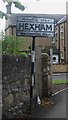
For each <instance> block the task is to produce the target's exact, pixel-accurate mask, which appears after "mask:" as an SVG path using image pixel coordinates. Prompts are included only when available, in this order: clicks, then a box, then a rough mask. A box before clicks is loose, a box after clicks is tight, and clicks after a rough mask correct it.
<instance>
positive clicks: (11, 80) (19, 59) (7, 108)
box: [2, 55, 31, 118]
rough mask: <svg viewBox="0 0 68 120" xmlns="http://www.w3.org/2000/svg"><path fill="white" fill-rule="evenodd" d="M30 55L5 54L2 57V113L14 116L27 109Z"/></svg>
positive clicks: (9, 116)
mask: <svg viewBox="0 0 68 120" xmlns="http://www.w3.org/2000/svg"><path fill="white" fill-rule="evenodd" d="M30 64H31V63H30V57H23V56H8V55H7V56H5V55H3V58H2V101H3V108H2V114H3V116H4V117H5V118H14V117H16V116H18V115H20V114H23V113H27V112H28V111H29V99H30V80H31V77H30V75H31V74H30V66H31V65H30Z"/></svg>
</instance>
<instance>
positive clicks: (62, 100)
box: [31, 90, 68, 118]
mask: <svg viewBox="0 0 68 120" xmlns="http://www.w3.org/2000/svg"><path fill="white" fill-rule="evenodd" d="M66 92H67V93H68V90H67V91H63V92H61V93H59V94H57V95H56V96H53V98H52V99H53V101H54V105H53V106H52V107H51V108H36V109H35V110H34V111H33V112H32V114H31V118H66V105H67V103H66V94H67V93H66Z"/></svg>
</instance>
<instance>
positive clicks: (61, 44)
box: [55, 15, 68, 63]
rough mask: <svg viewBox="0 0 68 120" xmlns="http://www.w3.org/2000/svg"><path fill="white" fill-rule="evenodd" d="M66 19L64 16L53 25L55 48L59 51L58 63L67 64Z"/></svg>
mask: <svg viewBox="0 0 68 120" xmlns="http://www.w3.org/2000/svg"><path fill="white" fill-rule="evenodd" d="M67 24H68V23H67V19H66V15H65V16H64V17H63V18H62V19H60V20H59V21H58V22H57V23H56V25H55V46H56V48H57V49H58V51H59V63H62V62H63V63H67V62H68V59H67V34H68V33H67V32H68V31H67Z"/></svg>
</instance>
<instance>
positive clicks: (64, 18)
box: [57, 15, 66, 24]
mask: <svg viewBox="0 0 68 120" xmlns="http://www.w3.org/2000/svg"><path fill="white" fill-rule="evenodd" d="M65 21H66V15H65V16H64V17H63V18H61V19H60V20H59V21H58V22H57V24H61V23H63V22H65Z"/></svg>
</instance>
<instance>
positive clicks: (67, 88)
mask: <svg viewBox="0 0 68 120" xmlns="http://www.w3.org/2000/svg"><path fill="white" fill-rule="evenodd" d="M67 89H68V87H67V88H64V89H62V90H59V91H57V92H55V93H54V94H52V96H55V95H57V94H59V93H61V92H63V91H65V90H67Z"/></svg>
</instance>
